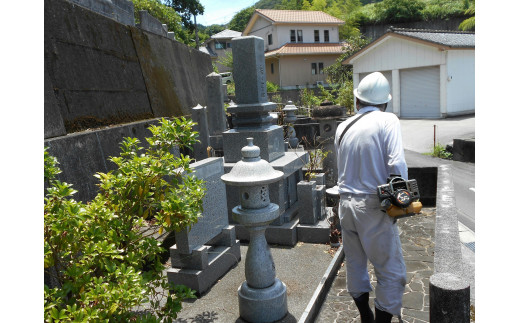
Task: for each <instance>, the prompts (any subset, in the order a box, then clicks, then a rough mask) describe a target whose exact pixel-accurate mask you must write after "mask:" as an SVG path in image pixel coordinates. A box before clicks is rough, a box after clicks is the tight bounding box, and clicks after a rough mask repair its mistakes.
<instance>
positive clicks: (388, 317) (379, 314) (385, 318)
mask: <svg viewBox="0 0 520 323" xmlns="http://www.w3.org/2000/svg"><path fill="white" fill-rule="evenodd" d="M390 322H392V314H390V313H388V312H385V311H381V310H380V309H378V308H377V307H376V323H390Z"/></svg>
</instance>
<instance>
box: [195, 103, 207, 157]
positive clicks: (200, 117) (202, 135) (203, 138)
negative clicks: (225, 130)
mask: <svg viewBox="0 0 520 323" xmlns="http://www.w3.org/2000/svg"><path fill="white" fill-rule="evenodd" d="M191 119H192V120H193V122H195V123H197V124H196V125H195V126H194V127H193V130H195V131H197V132H198V133H199V141H200V142H198V143H196V144H194V145H193V155H194V157H195V159H196V160H202V159H205V158H208V152H207V151H208V150H207V149H208V146H209V133H208V118H207V115H206V108H205V107H203V106H201V105H200V104H199V105H197V106H196V107H194V108H192V109H191Z"/></svg>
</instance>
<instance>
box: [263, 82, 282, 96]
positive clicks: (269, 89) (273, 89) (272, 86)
mask: <svg viewBox="0 0 520 323" xmlns="http://www.w3.org/2000/svg"><path fill="white" fill-rule="evenodd" d="M265 85H266V87H267V92H268V93H270V92H278V90H280V87H279V86H278V85H277V84H274V83H271V82H269V81H267V82H266V83H265Z"/></svg>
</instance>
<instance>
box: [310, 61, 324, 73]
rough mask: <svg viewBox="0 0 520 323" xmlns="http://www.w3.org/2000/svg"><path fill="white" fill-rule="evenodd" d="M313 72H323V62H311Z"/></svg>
mask: <svg viewBox="0 0 520 323" xmlns="http://www.w3.org/2000/svg"><path fill="white" fill-rule="evenodd" d="M311 74H312V75H316V74H323V63H311Z"/></svg>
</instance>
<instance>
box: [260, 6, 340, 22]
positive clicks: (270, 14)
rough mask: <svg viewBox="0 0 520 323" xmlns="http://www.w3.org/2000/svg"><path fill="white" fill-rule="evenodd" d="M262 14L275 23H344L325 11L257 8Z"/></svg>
mask: <svg viewBox="0 0 520 323" xmlns="http://www.w3.org/2000/svg"><path fill="white" fill-rule="evenodd" d="M255 11H256V12H258V13H259V14H260V15H262V16H265V17H266V18H268V19H270V20H272V21H274V22H275V23H322V24H326V23H332V24H344V23H345V22H344V21H343V20H341V19H338V18H336V17H333V16H331V15H329V14H326V13H325V12H323V11H306V10H273V9H256V10H255Z"/></svg>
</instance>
